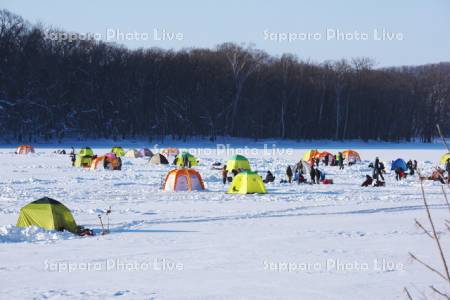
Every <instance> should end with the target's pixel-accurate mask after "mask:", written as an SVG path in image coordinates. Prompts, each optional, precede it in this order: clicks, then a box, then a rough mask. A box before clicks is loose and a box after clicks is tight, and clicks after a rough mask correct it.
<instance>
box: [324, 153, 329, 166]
mask: <svg viewBox="0 0 450 300" xmlns="http://www.w3.org/2000/svg"><path fill="white" fill-rule="evenodd" d="M329 162H330V156H329V155H326V156H325V158H324V159H323V163H324V164H325V166H328V164H329Z"/></svg>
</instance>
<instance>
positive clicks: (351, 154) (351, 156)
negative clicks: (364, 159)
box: [342, 150, 361, 163]
mask: <svg viewBox="0 0 450 300" xmlns="http://www.w3.org/2000/svg"><path fill="white" fill-rule="evenodd" d="M342 155H343V156H344V159H345V160H346V161H348V162H353V163H354V162H357V161H361V157H360V156H359V153H358V152H356V151H354V150H344V151H342Z"/></svg>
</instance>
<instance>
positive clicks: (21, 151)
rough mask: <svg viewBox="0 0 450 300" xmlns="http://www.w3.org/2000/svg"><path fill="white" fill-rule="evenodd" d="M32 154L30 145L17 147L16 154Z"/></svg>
mask: <svg viewBox="0 0 450 300" xmlns="http://www.w3.org/2000/svg"><path fill="white" fill-rule="evenodd" d="M28 153H34V148H33V147H32V146H30V145H21V146H19V147H17V149H16V154H28Z"/></svg>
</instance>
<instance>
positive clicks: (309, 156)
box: [303, 149, 320, 161]
mask: <svg viewBox="0 0 450 300" xmlns="http://www.w3.org/2000/svg"><path fill="white" fill-rule="evenodd" d="M319 153H320V152H319V151H318V150H314V149H313V150H308V151H306V152H305V154H303V160H304V161H310V160H312V159H314V158H315V157H316V155H318V154H319Z"/></svg>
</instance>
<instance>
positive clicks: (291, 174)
mask: <svg viewBox="0 0 450 300" xmlns="http://www.w3.org/2000/svg"><path fill="white" fill-rule="evenodd" d="M304 163H305V162H302V161H299V162H298V163H297V164H295V166H294V169H292V167H291V166H287V168H286V176H287V178H288V180H287V182H289V183H292V182H297V183H298V184H300V183H307V182H308V181H307V179H306V178H305V176H307V175H308V174H306V173H307V170H308V169H307V168H306V166H304V165H303V164H304ZM309 177H310V179H311V184H319V183H321V182H322V183H325V172H324V171H321V170H320V169H319V160H314V161H312V163H311V164H310V165H309ZM327 183H331V182H329V181H327Z"/></svg>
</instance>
